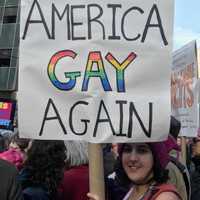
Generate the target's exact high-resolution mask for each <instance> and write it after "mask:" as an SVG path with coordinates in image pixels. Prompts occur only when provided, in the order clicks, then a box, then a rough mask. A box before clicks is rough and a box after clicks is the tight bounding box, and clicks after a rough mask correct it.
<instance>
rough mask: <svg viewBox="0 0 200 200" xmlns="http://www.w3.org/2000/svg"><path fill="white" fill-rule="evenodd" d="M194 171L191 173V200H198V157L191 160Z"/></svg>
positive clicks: (199, 177) (199, 197) (199, 170)
mask: <svg viewBox="0 0 200 200" xmlns="http://www.w3.org/2000/svg"><path fill="white" fill-rule="evenodd" d="M192 161H193V163H194V164H195V170H194V171H193V172H192V173H191V189H192V195H191V200H199V199H200V156H198V157H197V156H196V157H194V158H192Z"/></svg>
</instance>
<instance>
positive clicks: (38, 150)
mask: <svg viewBox="0 0 200 200" xmlns="http://www.w3.org/2000/svg"><path fill="white" fill-rule="evenodd" d="M65 150H66V148H65V145H64V142H63V141H53V140H51V141H49V140H34V141H33V142H32V145H31V147H30V149H29V150H28V152H27V158H26V160H25V162H24V167H23V169H22V170H21V172H20V174H19V181H20V182H21V185H22V190H23V196H24V200H57V199H59V198H60V195H61V194H60V193H59V191H58V186H59V184H60V182H61V181H62V179H63V175H64V167H65V159H66V155H65Z"/></svg>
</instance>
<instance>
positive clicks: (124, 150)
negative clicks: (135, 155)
mask: <svg viewBox="0 0 200 200" xmlns="http://www.w3.org/2000/svg"><path fill="white" fill-rule="evenodd" d="M132 150H133V148H132V147H131V146H125V147H124V149H123V152H125V153H130V152H132Z"/></svg>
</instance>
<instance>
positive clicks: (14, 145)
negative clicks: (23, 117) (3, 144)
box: [0, 133, 29, 170]
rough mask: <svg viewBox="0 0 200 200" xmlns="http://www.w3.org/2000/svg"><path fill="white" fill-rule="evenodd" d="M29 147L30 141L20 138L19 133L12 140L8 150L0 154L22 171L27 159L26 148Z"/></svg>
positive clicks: (0, 156)
mask: <svg viewBox="0 0 200 200" xmlns="http://www.w3.org/2000/svg"><path fill="white" fill-rule="evenodd" d="M28 145H29V140H28V139H23V138H22V139H21V138H19V135H18V133H17V134H15V135H14V136H13V137H12V138H11V142H10V144H9V148H8V150H6V151H4V152H2V153H0V158H1V159H4V160H7V161H9V162H11V163H13V164H14V165H15V166H16V167H17V169H18V170H20V169H21V168H22V166H23V163H24V159H25V157H26V148H27V147H28Z"/></svg>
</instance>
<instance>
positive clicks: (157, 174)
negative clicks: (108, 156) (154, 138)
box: [115, 145, 169, 187]
mask: <svg viewBox="0 0 200 200" xmlns="http://www.w3.org/2000/svg"><path fill="white" fill-rule="evenodd" d="M149 146H150V149H151V151H152V155H153V159H154V165H153V173H154V177H153V180H154V181H156V183H158V184H159V183H165V182H167V180H168V179H169V176H168V170H167V169H165V168H163V167H162V166H161V164H160V161H159V160H158V158H157V156H155V153H154V152H153V150H152V148H151V145H149ZM121 148H122V149H121V153H120V154H119V158H118V160H117V162H116V165H115V172H116V177H117V180H118V182H120V185H124V186H125V187H129V186H130V184H132V181H131V180H130V179H129V178H128V176H127V174H126V172H125V171H124V169H123V166H122V160H121V157H122V154H123V148H124V145H122V147H121Z"/></svg>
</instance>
